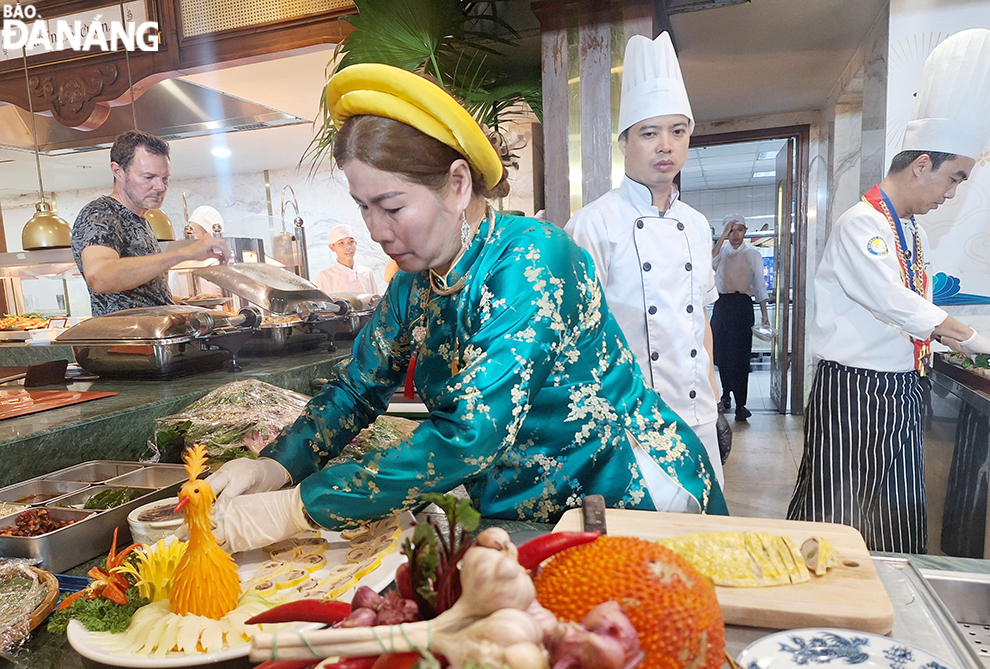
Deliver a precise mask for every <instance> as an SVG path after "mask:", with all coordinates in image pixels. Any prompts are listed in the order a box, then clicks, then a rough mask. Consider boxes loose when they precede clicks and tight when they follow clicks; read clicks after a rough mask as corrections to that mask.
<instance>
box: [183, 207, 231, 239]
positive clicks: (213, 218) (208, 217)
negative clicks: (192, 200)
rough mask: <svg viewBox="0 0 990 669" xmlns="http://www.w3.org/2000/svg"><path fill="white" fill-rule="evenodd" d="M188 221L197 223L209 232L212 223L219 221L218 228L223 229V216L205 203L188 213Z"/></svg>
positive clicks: (211, 231)
mask: <svg viewBox="0 0 990 669" xmlns="http://www.w3.org/2000/svg"><path fill="white" fill-rule="evenodd" d="M189 222H190V223H199V224H200V225H202V226H203V229H204V230H206V231H207V232H208V233H210V234H213V224H214V223H219V224H220V229H221V230H223V216H221V215H220V212H219V211H217V210H216V209H214V208H213V207H211V206H209V205H206V204H204V205H203V206H201V207H196V208H195V209H194V210H193V213H192V214H190V215H189Z"/></svg>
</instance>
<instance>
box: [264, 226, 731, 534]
mask: <svg viewBox="0 0 990 669" xmlns="http://www.w3.org/2000/svg"><path fill="white" fill-rule="evenodd" d="M491 220H492V219H486V220H484V221H482V224H481V228H480V230H479V231H478V234H476V235H475V238H474V240H473V242H472V243H471V245H470V246H469V248H468V249H467V251H466V252H465V254H464V255H463V256H462V257H461V259H460V260H459V261H458V262H457V263H456V265H455V266H454V268H452V270H451V272H450V273H449V274H448V276H447V277H446V282H444V280H443V279H440V278H439V277H435V276H433V277H431V274H430V273H429V272H423V273H420V274H407V273H403V272H400V273H399V274H397V275H396V276H395V278H394V279H393V280H392V283H391V284H390V286H389V289H388V291H387V293H386V295H385V296H384V298H383V300H382V302H381V303H380V304H379V306H378V308H377V310H376V311H375V313H374V315H373V317H372V319H371V321H370V322H369V323H368V324H367V325H366V326H365V327H364V328H362V330H361V331H360V333H359V334H358V336H357V338H356V340H355V342H354V348H353V352H352V357H351V358H349V359H346V360H344V361H342V362H341V363H340V364H339V365H338V366H337V369H336V377H335V378H334V380H332V381H331V382H330V383H328V384H327V385H326V386H325V387H324V388H323V390H322V391H321V392H320V393H319V394H318V395H317V396H316V397H314V398H313V399H312V400H311V401H310V403H309V404H308V405H307V407H306V409H305V411H304V412H303V414H302V416H300V418H299V419H298V420H297V421H296V422H295V423H294V424H293V425H291V426H290V427H288V428H287V429H286V430H285V432H284V433H283V434H281V435H280V436H279V437H278V439H277V440H276V441H275V442H273V443H272V444H271V445H270V446H269V447H267V448H266V449H265V451H263V453H262V455H263V456H265V457H272V458H275V459H276V460H278V461H279V462H280V463H282V464H283V465H284V466H285V467H286V469H288V471H289V473H290V474H291V475H292V480H293V481H294V482H300V481H302V485H301V493H302V498H303V502H304V504H305V507H306V511H307V513H309V515H310V516H311V517H312V518H313V519H314V520H316V521H317V522H318V523H320V524H321V525H323V526H325V527H329V528H339V527H342V526H346V525H349V524H353V523H354V522H356V521H363V520H368V519H374V518H379V517H382V516H385V515H388V514H389V513H392V512H393V511H394V510H397V509H406V508H410V507H412V506H414V505H416V504H417V503H419V502H420V500H421V499H422V495H423V494H424V493H428V492H448V491H450V490H452V489H454V488H456V487H457V486H459V485H461V484H464V485H465V486H466V488H467V490H468V492H469V494H470V495H471V498H472V500H473V502H474V504H475V507H476V508H478V509H480V511H481V513H482V515H483V516H485V517H493V518H505V519H517V520H534V521H543V522H554V521H556V520H557V519H558V518H559V517H560V515H561V514H562V513H563V512H564V511H565V510H567V508H569V507H575V506H579V505H580V503H581V499H582V497H584V496H585V495H588V494H600V495H603V496H604V497H605V500H606V503H607V505H608V506H610V507H620V508H621V507H624V508H640V509H651V510H652V509H654V508H655V507H654V504H653V501H652V498H651V496H650V494H649V492H648V491H647V488H646V485H645V483H644V480H643V477H642V474H641V473H640V469H639V467H638V466H637V464H636V458H635V456H634V453H633V449H632V448H631V446H630V440H629V438H628V436H627V431H628V434H631V435H632V436H633V437H634V438H635V440H636V442H638V443H639V445H640V446H641V447H642V448H643V449H644V450H645V451H646V452H647V453H649V454H650V455H651V456H652V457H653V459H654V460H655V461H656V463H657V464H658V465H659V467H660V469H661V470H662V471H663V472H664V473H665V474H666V475H667V476H669V477H670V478H671V479H672V480H673V481H672V483H671V485H672V486H673V485H675V484H674V482H676V485H679V486H680V488H681V490H683V491H687V493H689V494H690V496H692V497H693V498H694V500H697V504H696V508H698V509H700V510H702V511H706V512H709V513H726V509H725V501H724V499H723V497H722V493H721V490H720V489H719V487H718V484H717V483H715V478H714V476H713V474H712V468H711V464H710V463H709V461H708V458H707V455H706V454H705V449H704V447H703V446H702V445H701V443H700V442H699V441H698V439H697V438H696V437H695V435H694V433H693V432H692V431H691V430H690V429H689V428H688V427H687V426H686V425H685V424H684V423H683V422H682V421H681V420H680V419H679V418H678V417H677V416H676V415H675V414H674V413H673V412H672V411H670V410H669V409H668V408H667V406H666V405H665V404H664V403H663V401H662V400H661V399H660V397H659V395H657V394H656V393H655V392H654V391H653V390H651V389H650V388H648V387H647V386H646V385H645V383H644V382H643V378H642V375H641V372H640V369H639V366H638V365H637V364H636V361H635V359H634V357H633V355H632V353H631V352H630V351H629V349H628V347H627V346H626V343H625V339H624V338H623V336H622V333H621V331H620V329H619V327H618V325H617V324H616V322H615V320H614V319H613V318H612V316H611V314H610V313H609V311H608V308H607V307H606V305H605V303H604V301H603V298H602V293H601V288H600V286H599V284H598V281H597V279H596V278H595V276H594V269H593V263H592V261H591V259H590V257H589V256H588V254H587V252H585V251H584V250H582V249H580V248H579V247H578V246H577V245H575V244H574V243H573V242H572V241H571V240H570V238H569V237H568V236H567V234H566V233H564V232H563V231H562V230H560V229H558V228H556V227H554V226H553V225H551V224H548V223H545V222H542V221H537V220H534V219H528V218H520V217H507V216H502V215H496V216H495V217H494V219H493V220H494V226H492V224H491ZM461 279H463V280H464V282H463V288H462V289H460V290H456V291H452V292H451V291H448V290H446V289H447V288H449V287H454V286H457V285H458V282H459V281H460V280H461ZM431 282H433V283H434V286H431ZM436 289H439V291H438V290H436ZM446 292H451V294H449V295H444V294H442V293H446ZM414 354H415V356H416V358H417V361H416V366H415V374H414V378H415V384H416V389H417V390H418V392H419V395H420V397H421V398H422V399H423V402H424V403H425V405H426V407H427V408H428V409H429V412H430V413H429V418H428V419H426V420H424V421H423V422H422V424H421V425H420V426H419V427H418V428H417V429H416V430H415V431H414V432H413V434H412V435H411V436H410V437H409V438H407V439H405V440H404V441H401V442H399V443H398V444H397V445H395V446H393V447H391V448H387V449H382V450H375V451H370V452H367V453H364V454H361V455H360V456H359V457H357V458H352V457H347V456H346V454H345V455H344V456H341V451H342V450H343V449H344V447H345V446H347V444H348V443H349V442H350V441H351V439H352V438H353V437H354V436H355V435H356V434H357V433H358V432H359V431H360V430H361V429H362V428H364V427H365V426H367V425H369V424H370V423H371V422H372V421H374V419H375V418H376V417H377V416H378V415H380V414H381V413H383V412H384V411H385V409H386V408H387V406H388V403H389V401H390V400H391V398H392V395H393V393H394V392H395V390H396V389H397V388H399V387H400V386H401V385H402V384H403V383H404V382H405V377H406V370H407V368H408V366H409V361H410V358H411V356H412V355H414ZM692 503H694V502H693V500H692Z"/></svg>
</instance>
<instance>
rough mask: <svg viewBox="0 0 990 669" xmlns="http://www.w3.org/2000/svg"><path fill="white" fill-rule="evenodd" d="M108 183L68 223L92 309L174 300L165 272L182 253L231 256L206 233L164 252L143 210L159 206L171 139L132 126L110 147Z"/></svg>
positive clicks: (164, 188)
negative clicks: (110, 186)
mask: <svg viewBox="0 0 990 669" xmlns="http://www.w3.org/2000/svg"><path fill="white" fill-rule="evenodd" d="M110 171H111V172H113V191H112V192H111V193H110V195H101V196H100V197H98V198H96V199H95V200H93V201H92V202H90V203H89V204H87V205H86V206H85V207H83V208H82V210H81V211H80V212H79V215H78V216H77V217H76V222H75V225H74V226H73V227H72V255H73V257H74V258H75V261H76V265H77V266H78V267H79V271H80V272H82V275H83V278H84V279H86V285H87V287H88V288H89V299H90V303H91V305H92V308H93V315H94V316H103V315H104V314H109V313H112V312H114V311H120V310H121V309H130V308H132V307H152V306H161V305H166V304H172V293H171V292H170V291H169V288H168V282H167V281H166V278H165V273H166V272H167V271H168V270H169V269H171V268H172V267H173V266H175V265H177V264H179V263H180V262H183V261H186V260H206V259H207V258H218V259H220V260H221V262H226V261H227V259H228V258H229V256H230V252H229V251H228V250H227V245H226V244H225V243H224V241H223V240H222V239H214V238H213V237H209V238H206V239H200V240H198V241H196V242H195V243H193V244H189V245H187V246H183V247H181V248H178V249H173V250H169V251H168V252H166V253H162V251H161V247H160V246H159V244H158V240H157V239H156V238H155V234H154V232H152V230H151V225H150V224H149V223H148V221H147V220H145V219H144V218H143V216H144V214H145V213H146V212H147V211H148V210H150V209H158V208H160V207H161V206H162V202H163V201H164V200H165V193H166V191H167V190H168V179H169V160H168V143H167V142H165V141H164V140H162V139H160V138H158V137H155V136H154V135H149V134H147V133H144V132H140V131H137V130H132V131H130V132H125V133H124V134H122V135H120V136H119V137H117V140H116V141H115V142H114V143H113V147H112V148H111V149H110Z"/></svg>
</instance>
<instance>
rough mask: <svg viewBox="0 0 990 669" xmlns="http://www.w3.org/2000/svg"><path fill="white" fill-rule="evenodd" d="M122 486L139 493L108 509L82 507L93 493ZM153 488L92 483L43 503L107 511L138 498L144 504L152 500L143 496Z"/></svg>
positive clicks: (51, 507)
mask: <svg viewBox="0 0 990 669" xmlns="http://www.w3.org/2000/svg"><path fill="white" fill-rule="evenodd" d="M123 488H129V489H131V490H137V491H139V492H140V493H141V494H140V495H138V496H137V497H135V498H134V499H132V500H130V501H127V502H125V503H124V504H118V505H117V506H114V507H111V508H109V509H83V507H84V505H85V504H86V502H88V501H89V498H90V497H93V496H94V495H98V494H100V493H101V492H104V491H106V490H113V489H123ZM155 490H156V488H139V487H138V486H132V485H128V486H124V485H94V486H90V487H88V488H86V489H85V490H80V491H79V492H74V493H72V494H71V495H65V496H63V497H59V498H58V499H56V500H52V501H51V502H48V503H47V504H45V506H46V507H48V508H50V509H60V508H61V509H64V508H76V509H83V510H84V511H95V512H96V513H107V512H108V511H114V510H115V509H117V508H119V507H121V506H128V505H129V504H130V503H131V502H135V501H137V500H139V499H140V500H144V501H142V502H141V503H142V504H144V503H145V502H150V501H153V500H152V498H151V497H148V498H147V499H145V496H146V495H149V494H151V493H153V492H155Z"/></svg>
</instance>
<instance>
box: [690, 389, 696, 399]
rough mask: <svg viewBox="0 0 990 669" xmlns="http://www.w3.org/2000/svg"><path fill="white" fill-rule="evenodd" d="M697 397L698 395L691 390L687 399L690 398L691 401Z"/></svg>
mask: <svg viewBox="0 0 990 669" xmlns="http://www.w3.org/2000/svg"><path fill="white" fill-rule="evenodd" d="M697 396H698V393H696V392H694V391H693V390H692V391H691V392H689V393H688V397H690V398H691V399H694V398H695V397H697Z"/></svg>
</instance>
